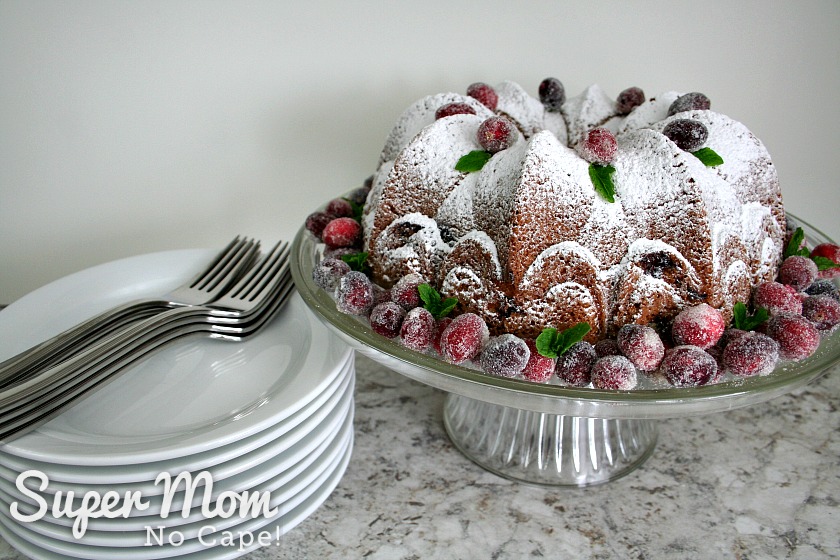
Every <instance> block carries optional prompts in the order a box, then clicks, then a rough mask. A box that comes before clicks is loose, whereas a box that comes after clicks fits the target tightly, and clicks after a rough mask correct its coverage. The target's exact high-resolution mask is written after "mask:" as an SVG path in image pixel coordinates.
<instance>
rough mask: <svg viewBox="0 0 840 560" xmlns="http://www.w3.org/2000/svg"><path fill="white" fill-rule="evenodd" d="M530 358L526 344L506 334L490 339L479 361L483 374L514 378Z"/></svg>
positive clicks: (516, 337) (512, 335) (514, 336)
mask: <svg viewBox="0 0 840 560" xmlns="http://www.w3.org/2000/svg"><path fill="white" fill-rule="evenodd" d="M530 357H531V351H530V350H529V349H528V344H527V343H526V342H525V341H524V340H522V339H521V338H519V337H518V336H516V335H514V334H510V333H506V334H503V335H501V336H497V337H494V338H491V339H490V341H489V342H488V343H487V345H486V346H485V347H484V349H483V350H482V351H481V356H480V358H479V361H480V363H481V369H483V370H484V372H485V373H489V374H490V375H498V376H500V377H516V376H517V375H519V374H520V373H522V370H524V369H525V366H526V365H528V359H529V358H530Z"/></svg>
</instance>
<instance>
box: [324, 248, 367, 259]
mask: <svg viewBox="0 0 840 560" xmlns="http://www.w3.org/2000/svg"><path fill="white" fill-rule="evenodd" d="M358 253H359V249H358V248H356V247H325V248H324V258H325V259H338V260H340V261H341V260H344V259H342V258H341V257H343V256H344V255H357V254H358Z"/></svg>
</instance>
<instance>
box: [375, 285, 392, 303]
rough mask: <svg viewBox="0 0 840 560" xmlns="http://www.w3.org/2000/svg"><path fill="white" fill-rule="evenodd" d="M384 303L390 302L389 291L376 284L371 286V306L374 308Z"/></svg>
mask: <svg viewBox="0 0 840 560" xmlns="http://www.w3.org/2000/svg"><path fill="white" fill-rule="evenodd" d="M386 301H391V291H390V290H386V289H385V288H383V287H382V286H380V285H378V284H373V305H375V306H376V305H379V304H380V303H385V302H386Z"/></svg>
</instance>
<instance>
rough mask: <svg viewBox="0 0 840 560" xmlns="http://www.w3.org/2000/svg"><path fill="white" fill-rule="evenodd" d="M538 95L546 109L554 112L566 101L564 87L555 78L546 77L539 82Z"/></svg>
mask: <svg viewBox="0 0 840 560" xmlns="http://www.w3.org/2000/svg"><path fill="white" fill-rule="evenodd" d="M539 96H540V101H541V102H542V104H543V105H545V109H546V111H552V112H555V113H556V112H558V111H560V109H561V107H563V103H565V102H566V88H564V87H563V84H562V82H560V80H558V79H557V78H546V79H545V80H543V81H542V82H540V87H539Z"/></svg>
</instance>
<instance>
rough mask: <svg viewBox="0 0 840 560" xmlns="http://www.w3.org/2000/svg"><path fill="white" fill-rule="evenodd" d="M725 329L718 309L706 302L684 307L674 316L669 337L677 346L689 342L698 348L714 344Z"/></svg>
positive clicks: (724, 323) (724, 322)
mask: <svg viewBox="0 0 840 560" xmlns="http://www.w3.org/2000/svg"><path fill="white" fill-rule="evenodd" d="M724 329H726V321H724V319H723V315H722V314H721V312H720V311H718V310H717V309H715V308H714V307H712V306H711V305H709V304H707V303H701V304H700V305H695V306H693V307H686V308H685V309H683V310H682V311H680V312H679V314H678V315H677V316H676V317H674V322H673V323H672V324H671V337H672V338H673V339H674V343H675V344H676V345H678V346H681V345H685V344H691V345H693V346H699V347H700V348H704V349H705V348H709V347H710V346H714V345H715V344H716V343H717V341H718V340H720V337H721V335H723V331H724Z"/></svg>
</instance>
